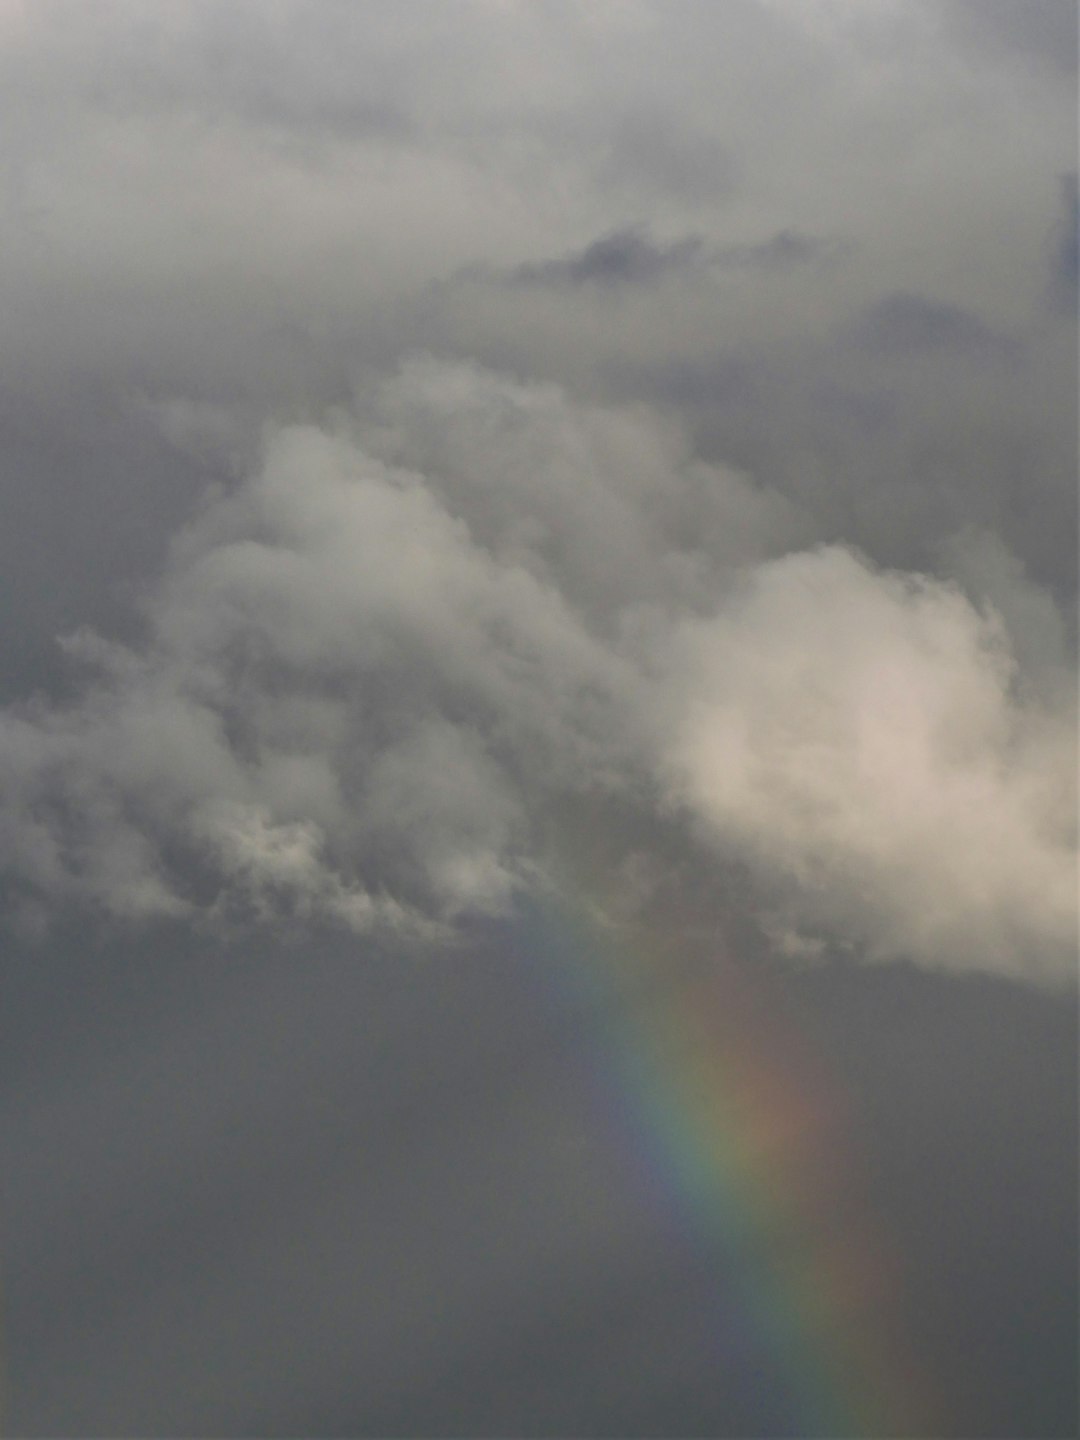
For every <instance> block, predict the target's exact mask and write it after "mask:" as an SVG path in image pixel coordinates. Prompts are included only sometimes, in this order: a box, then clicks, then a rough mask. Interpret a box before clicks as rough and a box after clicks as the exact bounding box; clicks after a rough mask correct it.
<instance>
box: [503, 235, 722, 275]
mask: <svg viewBox="0 0 1080 1440" xmlns="http://www.w3.org/2000/svg"><path fill="white" fill-rule="evenodd" d="M704 248H705V247H704V242H703V241H702V240H701V238H700V237H699V236H687V237H686V238H685V239H682V240H676V241H673V242H672V243H671V244H670V245H658V244H656V243H655V242H654V241H653V240H651V239H650V238H649V236H648V235H647V234H646V233H645V232H644V231H643V230H633V229H631V230H615V231H613V232H612V233H611V234H610V235H604V236H601V238H600V239H599V240H594V241H593V242H592V243H591V244H589V245H586V246H585V248H584V249H583V250H580V251H578V252H577V253H576V254H571V255H567V256H565V257H564V258H562V259H559V260H540V261H531V262H527V263H525V264H523V265H519V266H517V268H516V269H515V270H513V271H512V272H511V278H512V279H513V280H515V281H518V282H519V283H521V284H525V285H627V284H630V285H649V284H653V283H654V282H656V281H657V280H660V279H661V278H663V277H664V276H666V275H669V274H672V273H673V272H674V273H678V272H680V271H686V270H695V269H700V268H701V265H702V261H703V256H704Z"/></svg>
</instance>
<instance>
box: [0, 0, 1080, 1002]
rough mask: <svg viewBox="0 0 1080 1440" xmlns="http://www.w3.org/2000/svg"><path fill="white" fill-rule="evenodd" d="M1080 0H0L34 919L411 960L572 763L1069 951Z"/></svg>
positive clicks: (746, 857) (854, 879) (877, 916)
mask: <svg viewBox="0 0 1080 1440" xmlns="http://www.w3.org/2000/svg"><path fill="white" fill-rule="evenodd" d="M1067 9H1068V7H1065V6H1058V5H1051V4H1035V5H1031V6H1025V7H1023V14H1024V17H1025V18H1023V19H1022V18H1021V16H1020V14H1019V11H1018V9H1017V7H1015V6H1000V7H999V6H994V5H984V6H970V5H966V4H959V3H956V4H938V5H929V4H927V5H921V4H909V5H903V6H899V5H892V4H886V3H880V4H875V5H869V6H853V5H852V6H849V5H844V4H815V5H799V6H796V5H787V4H782V3H770V4H749V3H747V4H743V3H732V4H726V5H722V6H718V5H693V4H689V5H686V6H684V7H682V8H681V9H680V12H679V17H678V23H675V21H674V19H673V18H671V17H669V16H668V15H667V13H666V12H661V11H660V10H658V9H657V8H655V7H652V6H650V5H646V4H637V3H630V4H621V5H617V6H610V7H609V6H599V7H595V6H594V7H590V9H589V10H588V12H587V13H583V12H582V11H581V10H580V8H579V7H575V6H562V5H558V4H551V5H518V4H512V3H511V4H493V3H491V4H489V3H477V4H474V5H468V6H465V7H463V8H460V9H459V8H456V7H455V10H454V12H453V14H452V15H451V13H450V12H448V11H447V10H445V9H444V8H443V7H438V6H418V7H411V8H410V9H409V10H407V11H399V9H398V7H389V6H381V5H366V4H361V5H348V6H347V5H336V4H325V5H320V6H317V7H315V8H314V10H311V9H308V8H306V7H305V8H303V9H301V7H298V6H295V5H291V4H289V3H281V4H275V5H272V6H267V5H264V4H258V5H256V4H250V5H249V4H237V5H230V6H228V7H223V6H219V5H213V4H201V3H195V0H191V3H177V4H168V5H161V6H155V7H154V8H153V9H152V10H150V9H148V8H147V7H145V6H138V5H132V4H129V3H123V0H113V3H110V4H108V5H105V6H103V7H95V8H94V11H93V13H91V12H90V11H89V10H87V9H86V7H84V6H81V5H73V4H65V3H63V0H47V3H43V4H40V5H34V6H20V5H8V6H7V7H5V9H4V11H3V61H2V63H3V65H4V66H5V68H6V70H7V74H8V83H6V84H5V86H4V87H3V89H4V94H5V97H6V99H5V101H4V103H5V105H6V106H7V107H8V108H9V116H8V119H9V122H10V123H9V125H8V128H7V134H8V139H7V141H6V142H5V150H6V153H5V156H4V159H5V174H6V181H5V183H6V187H7V192H6V193H7V205H6V213H7V220H8V239H7V243H6V249H5V261H4V265H3V269H2V273H0V285H2V286H3V287H4V290H5V307H6V311H7V313H8V314H9V317H10V324H11V325H12V326H13V327H14V331H13V333H17V334H18V335H19V343H18V344H16V345H13V346H10V347H8V348H7V350H6V351H5V355H4V358H3V360H2V361H0V365H2V367H3V379H4V381H5V385H6V388H7V390H8V393H9V395H10V396H11V400H10V405H11V407H12V415H13V428H14V429H15V431H16V432H17V433H16V441H17V443H18V442H20V441H21V445H22V453H21V454H19V456H18V460H19V461H20V462H21V463H20V464H17V465H16V466H15V467H14V468H13V470H12V475H11V479H10V482H9V484H8V487H7V491H6V496H7V498H6V504H7V505H8V507H9V517H8V523H7V524H6V525H5V527H4V530H5V536H6V538H5V542H4V543H5V546H6V548H7V550H8V551H9V559H8V564H7V566H6V569H7V573H8V579H7V581H6V585H7V589H8V593H9V607H10V608H9V613H11V614H12V615H13V616H14V617H18V616H20V614H21V613H24V612H29V613H27V618H26V621H25V623H26V624H27V625H29V626H30V627H33V626H34V624H35V623H37V624H40V625H41V626H42V627H43V628H44V627H45V626H46V625H52V626H54V627H55V629H56V630H57V631H60V632H63V631H65V630H67V631H68V635H67V638H65V639H64V641H63V650H64V653H65V655H66V657H67V658H66V660H65V661H63V662H62V666H63V668H61V662H59V661H57V662H56V664H55V665H54V666H53V667H52V669H51V672H48V673H46V674H44V675H41V674H40V673H39V674H38V675H36V676H35V675H33V673H31V677H30V678H31V679H32V680H37V681H39V682H40V680H41V679H44V680H45V681H46V683H49V684H51V686H52V688H53V692H54V694H56V693H57V692H56V687H57V686H58V685H60V686H62V687H63V689H64V690H65V691H66V693H65V694H64V698H63V700H58V699H49V698H41V697H38V698H33V699H30V698H28V696H27V694H26V690H25V688H24V690H23V693H22V694H21V695H20V693H19V689H18V681H17V679H16V680H15V681H14V682H13V683H11V684H10V690H11V692H13V693H12V696H11V703H10V704H9V706H8V708H7V709H6V710H5V711H4V713H3V716H2V718H0V775H2V779H3V790H2V794H3V799H2V802H0V806H2V808H0V856H2V864H3V868H4V874H5V876H6V877H7V881H8V883H9V885H10V887H11V893H12V903H13V905H14V908H15V913H16V915H17V917H18V921H19V923H20V924H22V925H30V926H31V927H40V926H41V925H43V924H45V923H46V920H47V916H48V914H49V913H50V912H51V911H52V910H53V909H54V908H55V907H56V906H57V905H66V904H68V903H81V904H87V903H88V904H90V905H92V906H95V907H98V908H100V909H104V910H105V911H106V912H109V913H112V914H114V915H118V916H123V917H130V918H132V919H139V918H148V917H154V916H164V915H181V914H186V915H191V916H193V917H194V916H197V915H202V916H205V915H207V914H208V913H213V914H218V915H221V914H225V913H228V914H235V913H238V912H239V911H245V910H246V911H248V912H250V911H251V910H252V909H254V911H256V912H258V913H261V914H264V915H266V914H270V913H275V914H281V913H285V912H289V913H294V914H303V913H307V912H316V911H317V912H320V913H324V914H332V915H334V916H336V917H337V918H338V919H339V920H341V921H343V922H344V923H346V924H347V925H351V926H354V927H359V928H365V927H368V926H370V925H380V924H387V925H390V926H394V927H411V928H413V929H416V930H418V931H420V930H424V929H425V928H426V927H429V926H430V925H432V924H438V925H441V924H442V923H443V922H446V921H447V920H452V919H453V917H454V916H455V915H459V914H463V913H467V912H490V911H493V910H495V911H497V910H499V909H500V908H501V907H504V906H505V905H506V903H507V901H508V899H509V897H510V896H511V895H512V894H513V893H514V892H515V890H517V889H519V888H520V887H522V886H528V885H530V884H532V883H535V882H536V880H537V878H538V875H540V874H543V873H546V872H547V871H549V870H550V867H551V864H552V861H553V858H554V854H555V853H557V852H558V849H559V844H560V842H559V834H558V832H559V823H560V822H559V818H558V817H559V813H560V807H561V806H562V804H563V802H564V801H565V800H566V797H568V796H573V795H580V794H582V793H585V792H592V791H596V790H600V791H603V792H605V793H611V792H618V793H619V794H620V795H622V796H623V797H625V798H626V799H627V800H628V802H629V803H630V804H632V806H633V807H634V808H635V809H636V810H638V811H640V812H641V814H642V815H643V816H647V815H649V814H650V813H651V814H654V815H656V816H657V817H661V816H662V817H664V821H665V823H670V822H671V821H672V820H674V822H675V823H676V824H677V825H680V826H683V827H684V828H686V829H687V830H688V832H689V833H692V834H693V835H694V836H695V837H696V840H695V843H696V844H698V845H700V846H702V847H705V848H706V849H708V848H709V847H712V849H713V850H714V852H715V863H716V865H717V868H718V870H720V869H721V868H723V867H724V866H728V865H730V864H732V863H736V864H738V865H742V866H746V867H749V870H750V871H751V872H752V874H753V876H754V877H755V883H756V884H757V885H758V887H759V888H758V891H757V898H756V900H755V902H754V903H755V904H756V905H758V906H759V908H760V913H761V915H762V916H763V917H764V921H765V924H766V928H767V929H769V928H770V927H771V930H772V932H773V933H779V932H782V933H783V934H784V935H785V936H786V937H787V943H788V944H789V946H790V945H794V946H801V947H803V948H804V949H809V950H812V949H813V948H814V947H816V946H820V944H822V943H824V942H827V943H830V944H834V945H835V944H840V945H843V946H849V947H853V948H854V950H855V951H856V952H857V953H859V954H861V955H865V956H867V957H868V958H877V959H883V958H896V957H901V956H907V957H912V958H915V959H917V960H919V961H921V962H924V963H926V964H929V965H933V966H958V967H965V968H967V967H978V968H986V969H991V970H998V971H1004V972H1007V973H1011V974H1016V975H1025V976H1030V977H1031V978H1034V979H1038V980H1047V979H1051V980H1052V979H1055V978H1058V979H1060V978H1063V977H1066V976H1067V975H1068V974H1070V973H1071V971H1072V966H1073V961H1074V948H1075V947H1074V942H1075V927H1076V887H1075V810H1076V807H1075V793H1076V780H1075V754H1074V750H1075V746H1074V733H1075V718H1074V691H1075V687H1074V685H1073V683H1072V680H1071V674H1072V653H1073V646H1074V628H1075V627H1074V626H1073V623H1072V615H1073V599H1074V594H1075V587H1074V578H1075V577H1074V558H1075V557H1074V525H1073V516H1074V494H1073V486H1074V479H1075V476H1074V470H1075V398H1074V382H1075V363H1074V354H1073V352H1074V340H1075V330H1074V305H1075V280H1076V266H1075V258H1074V249H1073V247H1074V245H1075V227H1074V226H1073V228H1072V230H1071V231H1070V215H1071V212H1072V209H1073V207H1074V204H1075V164H1074V161H1075V157H1074V154H1073V137H1072V133H1071V132H1072V116H1071V109H1070V101H1071V98H1072V90H1071V83H1072V82H1071V79H1070V73H1071V72H1070V71H1069V68H1068V67H1067V66H1066V65H1065V64H1064V60H1063V55H1064V54H1065V53H1066V52H1067V49H1068V43H1069V34H1070V33H1071V32H1070V31H1069V26H1068V23H1067V15H1066V12H1067ZM478 75H480V76H482V77H483V83H481V84H477V83H475V78H476V76H478ZM57 407H59V409H58V408H57ZM88 409H89V410H91V411H92V412H94V413H95V418H96V423H95V425H94V428H93V431H92V438H90V436H91V432H90V431H88V430H87V429H86V425H85V421H83V420H81V419H80V415H81V414H82V413H85V412H86V411H87V410H88ZM57 420H58V421H59V423H58V424H57ZM103 422H104V423H103ZM65 428H67V429H68V433H66V434H65V433H64V431H65ZM57 430H59V432H60V433H59V434H57V433H56V432H57ZM20 431H21V434H20V433H18V432H20ZM102 437H104V438H102ZM94 446H98V447H103V448H99V453H97V454H94V453H86V451H87V448H88V447H89V448H90V449H91V450H92V449H93V447H94ZM57 450H59V451H60V459H59V468H62V469H63V472H64V477H65V478H64V479H63V480H61V479H60V478H59V476H58V475H57V477H56V478H55V479H52V476H51V475H48V478H46V476H47V474H48V472H49V471H55V469H56V468H57V467H58V459H57V455H56V451H57ZM50 452H52V453H50ZM161 456H168V457H170V458H169V461H168V463H167V464H162V463H161V460H160V459H159V457H161ZM99 471H110V472H111V473H110V474H109V478H108V483H107V485H106V486H105V487H104V490H103V492H102V491H101V490H99V491H98V493H97V494H95V484H96V482H95V476H96V474H97V473H98V472H99ZM152 471H156V475H154V474H151V473H150V472H152ZM170 472H171V473H170ZM80 473H84V474H85V476H86V480H85V486H84V485H83V483H82V482H80V478H79V477H80ZM43 483H46V484H47V483H52V484H54V485H55V486H57V487H58V494H57V500H56V502H55V508H53V507H52V506H50V505H49V502H47V501H42V500H40V498H38V499H35V498H34V491H35V490H38V491H40V489H41V487H42V484H43ZM163 486H168V487H169V488H170V492H171V493H170V494H169V495H168V497H167V498H165V497H164V496H162V495H160V493H159V492H160V491H161V488H162V487H163ZM102 502H107V508H106V510H105V513H99V512H100V511H101V503H102ZM35 505H36V506H39V507H40V513H39V514H38V515H37V516H35V515H34V512H33V509H31V513H30V519H29V524H28V523H27V516H26V510H27V508H28V507H33V506H35ZM83 512H87V517H86V518H87V519H88V520H89V524H88V526H87V527H86V528H84V527H83V524H82V520H83ZM185 515H186V516H187V517H188V518H187V519H186V520H185V518H184V517H185ZM133 517H134V518H133ZM177 527H178V528H177ZM35 528H37V530H38V531H39V532H40V534H41V540H40V544H41V545H42V547H44V546H46V545H49V544H52V545H53V547H54V549H55V548H59V547H58V546H57V545H56V540H57V538H58V537H61V536H69V537H71V538H70V539H69V540H68V541H67V544H68V545H69V546H74V545H76V544H77V537H78V535H79V534H80V532H81V534H82V536H83V538H84V541H85V542H86V544H85V549H83V550H82V553H81V554H80V555H79V556H78V557H77V558H75V559H74V562H73V565H74V574H73V575H70V576H69V575H65V576H64V577H62V579H61V581H60V588H61V590H64V589H65V587H66V588H67V594H66V596H64V597H63V598H62V599H59V600H57V601H55V602H54V603H53V605H52V606H51V607H49V606H47V605H46V606H45V607H44V613H43V612H42V611H38V612H37V613H36V614H35V613H34V611H33V609H32V606H33V595H34V592H35V590H36V586H37V580H36V574H35V573H34V570H33V567H34V565H35V564H36V563H37V561H38V560H39V559H40V554H39V555H37V556H35V555H34V547H33V543H32V541H33V535H34V530H35ZM170 530H171V532H172V533H170ZM46 532H48V533H46ZM112 536H119V537H120V538H119V539H112V538H110V537H112ZM121 539H122V541H123V559H122V560H121V557H120V555H119V554H118V553H116V549H117V547H119V546H120V543H121ZM28 541H29V542H30V543H29V544H28ZM95 541H100V548H98V546H97V545H95ZM110 553H116V560H117V562H118V563H117V565H116V566H113V565H111V564H109V563H108V562H109V559H110ZM121 567H122V568H123V569H126V570H127V573H128V575H129V576H130V577H131V578H130V579H128V580H127V581H126V582H125V591H124V593H123V594H121V593H120V592H119V591H118V589H117V580H118V578H119V577H118V575H117V573H116V571H117V570H118V569H121ZM86 621H89V622H90V625H89V626H88V625H87V624H86V623H85V622H86ZM63 622H67V624H66V625H65V624H64V623H63ZM72 622H75V623H74V624H73V623H72ZM91 627H92V628H91ZM19 628H20V627H19V622H18V620H17V622H16V624H15V625H13V626H11V627H9V629H10V635H9V637H8V639H7V642H6V643H7V645H8V647H9V651H10V653H11V659H12V662H13V663H16V664H17V663H18V661H19V660H20V659H23V658H24V657H25V656H26V655H27V654H28V652H30V651H32V650H33V645H32V644H29V643H27V642H26V640H25V638H23V639H22V640H21V638H20V634H19ZM72 632H74V633H72ZM118 635H119V636H123V637H124V643H123V645H120V644H118V643H117V636H118ZM99 637H103V638H99ZM42 638H44V637H42ZM38 648H39V649H40V646H39V647H38ZM34 663H36V665H37V667H38V670H39V672H40V670H41V663H42V662H41V661H36V662H34ZM71 667H75V668H71ZM32 669H33V666H31V671H32ZM552 847H554V852H553V850H552ZM777 927H779V932H778V929H777Z"/></svg>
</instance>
